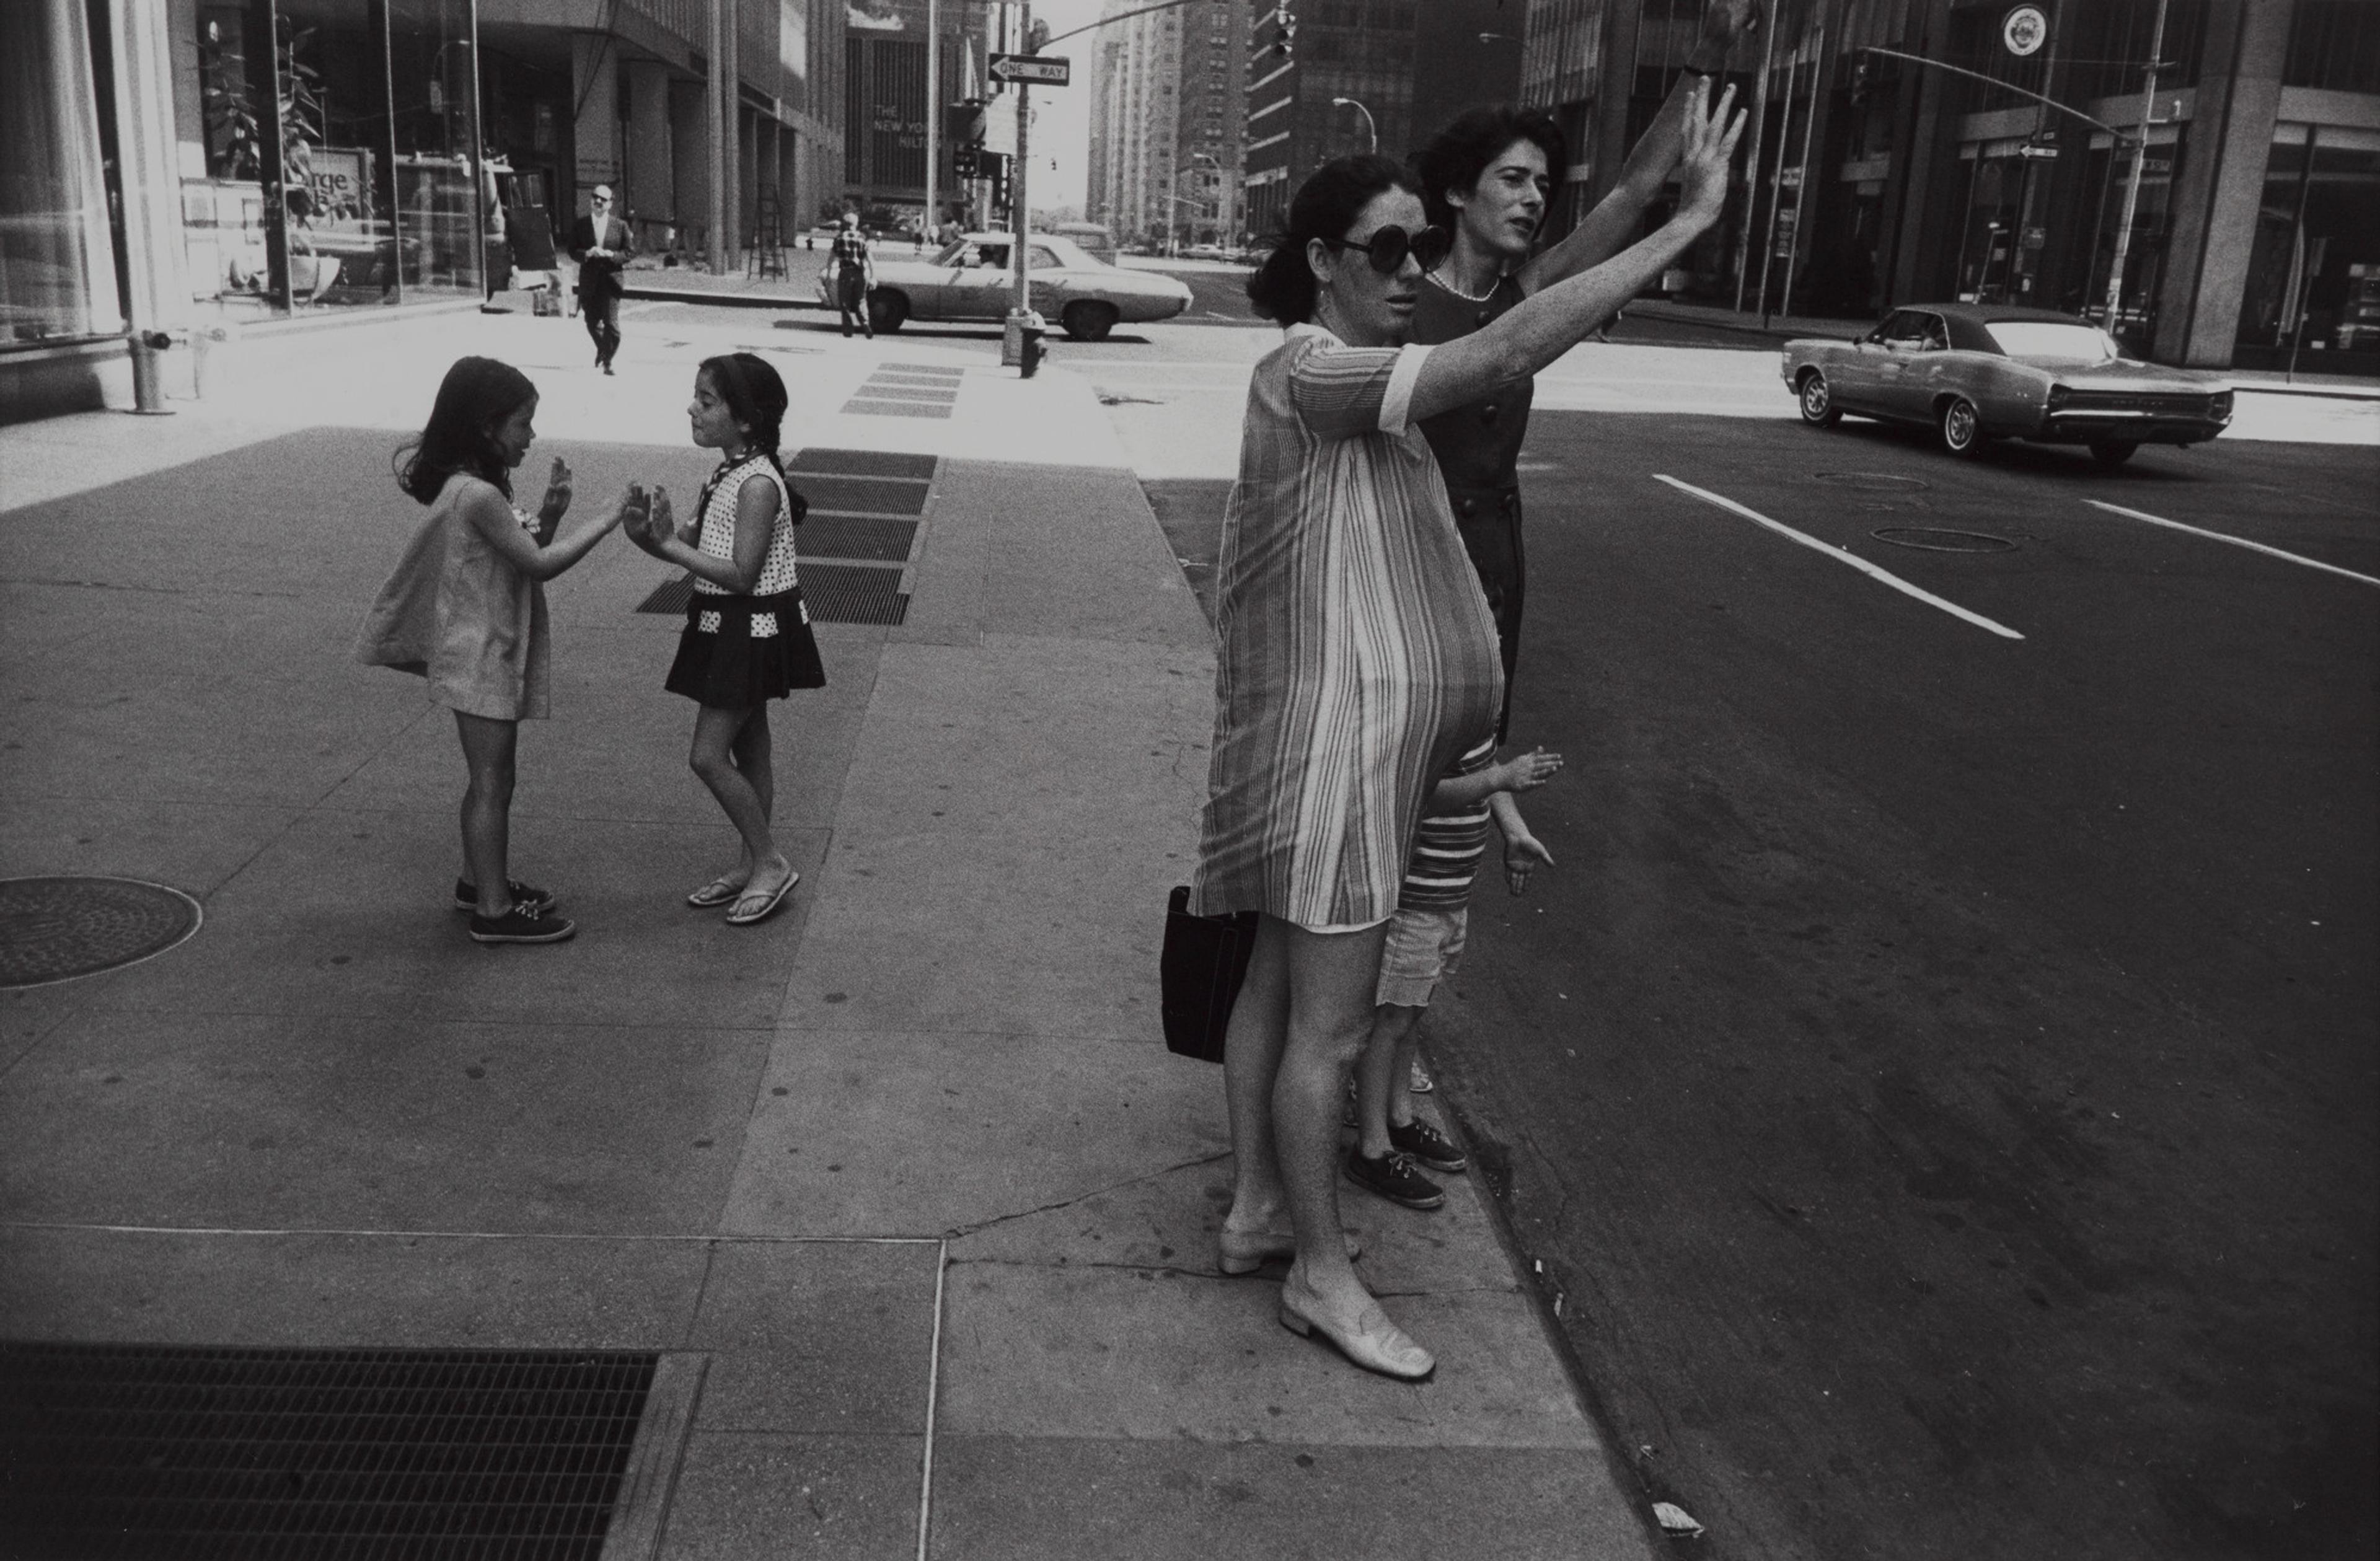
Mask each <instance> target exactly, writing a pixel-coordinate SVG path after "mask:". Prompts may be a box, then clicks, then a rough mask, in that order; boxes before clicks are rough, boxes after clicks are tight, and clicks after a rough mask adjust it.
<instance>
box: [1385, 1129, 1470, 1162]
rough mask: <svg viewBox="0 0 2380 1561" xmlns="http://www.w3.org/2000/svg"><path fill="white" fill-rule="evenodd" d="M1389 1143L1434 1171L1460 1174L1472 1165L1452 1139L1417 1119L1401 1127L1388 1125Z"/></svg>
mask: <svg viewBox="0 0 2380 1561" xmlns="http://www.w3.org/2000/svg"><path fill="white" fill-rule="evenodd" d="M1389 1143H1390V1144H1393V1145H1394V1146H1395V1147H1397V1148H1399V1149H1401V1150H1403V1151H1404V1152H1405V1153H1406V1154H1408V1155H1411V1156H1413V1157H1414V1158H1415V1159H1416V1160H1419V1161H1420V1162H1421V1163H1422V1164H1423V1165H1426V1166H1427V1167H1428V1168H1430V1169H1432V1170H1434V1171H1459V1170H1463V1169H1465V1168H1468V1167H1469V1166H1470V1164H1471V1162H1470V1161H1469V1160H1468V1159H1466V1158H1464V1157H1463V1151H1462V1150H1460V1149H1458V1148H1456V1147H1455V1146H1454V1142H1453V1140H1451V1139H1450V1138H1448V1137H1447V1136H1446V1135H1445V1134H1444V1133H1442V1132H1440V1131H1438V1130H1437V1129H1436V1128H1434V1127H1431V1126H1430V1125H1429V1124H1428V1123H1427V1122H1425V1121H1423V1120H1422V1119H1420V1118H1419V1117H1415V1119H1413V1120H1412V1121H1410V1122H1406V1123H1403V1125H1400V1124H1398V1123H1395V1122H1390V1124H1389Z"/></svg>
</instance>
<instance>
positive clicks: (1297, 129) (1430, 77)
mask: <svg viewBox="0 0 2380 1561" xmlns="http://www.w3.org/2000/svg"><path fill="white" fill-rule="evenodd" d="M1291 10H1292V13H1293V15H1294V17H1295V18H1296V37H1295V40H1294V42H1293V45H1292V50H1291V54H1290V55H1289V57H1288V58H1287V59H1283V58H1281V56H1280V55H1279V54H1276V53H1274V52H1273V51H1272V47H1271V45H1272V42H1273V40H1274V36H1275V24H1274V22H1273V17H1274V14H1275V12H1274V6H1271V5H1269V4H1260V5H1252V6H1249V8H1248V14H1247V21H1246V26H1245V32H1244V36H1245V39H1246V41H1247V47H1248V65H1247V78H1248V87H1247V119H1246V130H1245V136H1246V149H1245V182H1246V186H1247V199H1246V213H1245V223H1246V228H1247V230H1248V231H1249V232H1251V233H1253V234H1257V235H1262V234H1265V233H1269V232H1270V231H1272V230H1273V229H1274V228H1275V227H1277V226H1278V225H1279V224H1280V222H1281V217H1282V214H1283V212H1285V210H1286V208H1287V203H1288V200H1289V198H1290V196H1291V195H1292V194H1293V193H1294V192H1295V190H1296V188H1297V186H1298V183H1299V181H1300V180H1302V179H1304V178H1305V175H1308V174H1310V173H1312V172H1313V171H1314V170H1315V169H1316V168H1318V167H1320V166H1321V165H1322V164H1323V163H1327V162H1329V161H1330V159H1332V158H1334V157H1342V156H1345V155H1347V154H1348V153H1350V152H1361V151H1379V152H1380V153H1382V154H1383V155H1385V156H1389V157H1392V158H1396V159H1398V160H1399V161H1403V159H1404V158H1405V157H1406V156H1407V155H1409V154H1410V153H1411V152H1412V151H1413V150H1414V149H1415V147H1416V146H1417V145H1418V144H1420V143H1421V142H1422V141H1424V140H1427V139H1428V138H1429V137H1430V136H1431V135H1434V134H1435V133H1437V131H1438V130H1439V128H1440V127H1443V126H1444V125H1445V124H1446V123H1447V122H1448V121H1449V120H1451V119H1452V118H1453V117H1454V116H1455V115H1458V114H1460V113H1462V112H1463V110H1464V109H1467V108H1471V107H1473V106H1475V105H1477V104H1481V103H1511V102H1513V101H1515V100H1516V99H1517V98H1518V97H1519V95H1520V84H1521V64H1522V59H1523V52H1524V39H1525V35H1526V30H1527V25H1528V14H1529V12H1528V4H1527V0H1294V3H1293V6H1292V7H1291Z"/></svg>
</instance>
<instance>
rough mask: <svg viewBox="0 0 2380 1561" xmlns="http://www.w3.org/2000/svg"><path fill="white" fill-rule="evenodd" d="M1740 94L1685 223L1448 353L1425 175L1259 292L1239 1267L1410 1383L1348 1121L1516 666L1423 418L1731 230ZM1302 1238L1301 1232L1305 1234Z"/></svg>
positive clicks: (1352, 161)
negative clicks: (1360, 1270) (1438, 786)
mask: <svg viewBox="0 0 2380 1561" xmlns="http://www.w3.org/2000/svg"><path fill="white" fill-rule="evenodd" d="M1731 103H1732V94H1730V96H1729V97H1728V98H1725V99H1722V101H1721V103H1720V104H1719V107H1718V111H1717V112H1716V113H1714V114H1711V115H1707V116H1706V115H1704V114H1703V113H1702V112H1700V104H1699V103H1697V110H1696V112H1695V114H1694V115H1693V116H1692V118H1691V120H1690V122H1689V124H1688V127H1687V131H1686V137H1685V141H1686V153H1685V156H1684V157H1683V159H1682V161H1681V163H1680V165H1679V182H1680V186H1681V189H1680V195H1679V199H1678V203H1677V207H1676V211H1675V214H1673V215H1672V216H1671V217H1670V221H1669V222H1668V223H1667V224H1664V225H1663V226H1662V227H1661V228H1660V230H1659V231H1658V232H1657V233H1655V234H1653V235H1652V236H1648V237H1646V238H1645V239H1643V240H1642V241H1640V242H1639V243H1637V244H1636V245H1635V246H1633V248H1630V249H1628V250H1627V251H1626V252H1625V253H1624V254H1622V255H1621V256H1620V257H1618V258H1617V259H1615V260H1611V261H1609V262H1607V263H1606V264H1605V265H1603V266H1600V267H1598V268H1597V269H1596V270H1594V271H1592V272H1587V273H1585V275H1582V276H1578V277H1573V278H1572V279H1571V280H1569V281H1567V282H1564V283H1560V284H1556V285H1554V286H1551V287H1548V288H1546V289H1544V290H1543V291H1541V292H1540V293H1539V294H1538V295H1537V296H1535V297H1532V298H1529V299H1526V300H1524V302H1522V303H1521V304H1518V305H1516V306H1514V307H1513V308H1512V309H1510V310H1509V311H1507V312H1506V314H1505V315H1504V317H1503V318H1501V319H1500V320H1498V321H1495V322H1494V323H1493V324H1491V325H1489V326H1488V327H1486V328H1485V329H1483V330H1480V331H1478V332H1476V333H1474V334H1472V335H1470V336H1467V337H1465V338H1463V340H1461V341H1458V342H1454V343H1451V344H1449V345H1445V346H1440V347H1427V346H1418V345H1400V344H1401V343H1403V341H1404V338H1405V335H1406V333H1407V332H1408V330H1409V329H1410V326H1411V321H1412V314H1413V307H1414V297H1415V290H1416V289H1417V288H1419V287H1421V286H1423V285H1424V283H1423V281H1422V273H1423V272H1426V271H1427V270H1429V269H1431V268H1432V267H1434V266H1435V265H1437V264H1438V263H1439V261H1440V260H1444V259H1445V256H1446V253H1447V248H1448V247H1449V244H1450V243H1451V240H1450V238H1449V236H1448V235H1447V234H1446V232H1445V230H1444V229H1442V228H1441V229H1433V228H1430V227H1427V225H1426V224H1425V216H1424V212H1423V208H1422V200H1421V195H1420V191H1419V187H1418V185H1417V183H1416V182H1415V179H1414V177H1413V175H1410V174H1408V173H1407V172H1406V171H1405V170H1404V169H1403V168H1402V167H1400V166H1398V165H1397V164H1396V163H1391V162H1390V161H1388V160H1387V159H1385V158H1380V157H1348V158H1341V159H1338V160H1337V161H1335V162H1332V163H1326V164H1324V165H1323V166H1322V167H1321V168H1320V169H1318V170H1317V171H1316V173H1315V174H1314V175H1313V176H1312V177H1310V178H1308V179H1307V180H1306V181H1305V184H1304V185H1303V186H1302V187H1300V188H1299V189H1298V191H1297V193H1296V195H1295V196H1294V197H1293V199H1292V200H1291V202H1290V207H1289V224H1288V230H1287V232H1286V233H1285V234H1283V235H1282V236H1281V238H1280V239H1279V241H1278V242H1277V243H1276V245H1275V248H1274V249H1273V251H1272V253H1271V254H1270V255H1269V257H1268V258H1267V259H1266V260H1265V262H1264V264H1263V265H1262V266H1260V267H1259V268H1258V269H1257V272H1256V273H1255V275H1253V276H1252V277H1251V278H1250V279H1249V282H1248V296H1249V298H1250V299H1251V301H1253V302H1254V304H1255V305H1256V308H1257V312H1258V313H1259V314H1261V315H1264V316H1265V317H1267V318H1269V319H1271V320H1276V321H1280V322H1281V324H1282V325H1283V326H1285V327H1286V328H1287V332H1286V339H1285V340H1284V341H1283V342H1282V344H1281V345H1280V346H1279V347H1278V348H1276V349H1274V351H1272V352H1271V353H1270V354H1269V355H1267V357H1265V358H1264V359H1263V361H1261V362H1260V363H1258V364H1257V369H1256V372H1255V374H1254V376H1253V377H1252V379H1251V381H1250V382H1249V387H1248V405H1247V413H1246V417H1245V423H1244V429H1245V432H1244V435H1243V439H1242V445H1241V454H1240V470H1239V480H1238V482H1237V483H1236V484H1234V486H1233V491H1232V503H1231V508H1230V510H1229V511H1228V513H1227V514H1226V515H1225V519H1224V526H1223V547H1222V556H1221V559H1220V564H1219V567H1218V584H1219V589H1218V594H1217V607H1218V612H1217V625H1216V627H1217V633H1218V637H1219V640H1220V646H1219V653H1218V656H1217V663H1216V672H1215V703H1216V717H1215V739H1214V744H1213V751H1212V757H1211V760H1210V764H1209V771H1208V802H1207V806H1206V810H1205V812H1204V814H1203V816H1202V817H1201V820H1200V838H1199V848H1198V865H1197V868H1196V873H1195V874H1194V876H1193V877H1192V880H1191V909H1192V910H1193V911H1195V912H1196V913H1198V914H1204V915H1222V914H1231V913H1235V912H1242V911H1256V912H1259V913H1261V917H1260V920H1259V921H1258V924H1257V938H1256V943H1255V948H1254V951H1253V954H1252V957H1251V959H1250V961H1249V964H1248V970H1247V976H1246V981H1245V986H1243V988H1242V990H1241V993H1240V996H1239V1000H1238V1002H1237V1003H1236V1004H1235V1005H1234V1007H1233V1013H1232V1021H1231V1026H1230V1032H1229V1035H1228V1036H1227V1044H1226V1046H1225V1050H1224V1091H1225V1095H1226V1098H1227V1104H1228V1107H1229V1111H1230V1117H1231V1128H1232V1144H1233V1203H1232V1209H1231V1212H1230V1214H1229V1215H1227V1216H1225V1219H1224V1222H1223V1232H1222V1240H1221V1241H1220V1249H1221V1250H1220V1254H1219V1255H1220V1261H1221V1263H1222V1265H1224V1266H1227V1267H1228V1266H1233V1265H1238V1264H1240V1263H1242V1262H1244V1261H1245V1259H1246V1258H1247V1257H1248V1256H1250V1255H1251V1254H1259V1253H1260V1254H1267V1255H1269V1254H1274V1253H1281V1254H1287V1253H1293V1254H1294V1257H1293V1262H1292V1263H1291V1265H1290V1270H1289V1274H1288V1277H1287V1278H1286V1279H1285V1280H1284V1281H1283V1283H1282V1286H1281V1310H1280V1317H1281V1323H1282V1325H1284V1326H1286V1327H1288V1328H1290V1329H1291V1330H1292V1331H1293V1332H1296V1333H1299V1334H1311V1333H1313V1332H1315V1331H1317V1330H1319V1331H1320V1332H1321V1333H1322V1335H1323V1336H1324V1337H1326V1338H1327V1339H1329V1340H1330V1342H1331V1343H1332V1344H1334V1345H1336V1346H1337V1347H1338V1348H1339V1349H1340V1350H1341V1351H1342V1352H1343V1353H1344V1354H1345V1355H1346V1356H1347V1357H1348V1359H1350V1360H1351V1361H1354V1362H1355V1363H1356V1364H1358V1365H1361V1366H1364V1367H1366V1368H1367V1369H1369V1370H1372V1371H1377V1372H1381V1373H1385V1374H1388V1375H1390V1376H1394V1377H1399V1378H1403V1379H1406V1380H1417V1379H1419V1378H1422V1377H1426V1376H1427V1375H1428V1374H1429V1373H1431V1372H1432V1371H1433V1370H1434V1369H1435V1368H1436V1361H1434V1360H1433V1359H1432V1357H1431V1356H1430V1354H1429V1352H1428V1351H1427V1350H1426V1349H1422V1348H1421V1347H1420V1346H1418V1345H1416V1344H1415V1342H1414V1341H1413V1340H1412V1339H1411V1338H1408V1337H1406V1336H1405V1335H1404V1333H1403V1331H1402V1330H1401V1329H1399V1328H1398V1327H1397V1325H1395V1324H1394V1323H1393V1322H1391V1321H1390V1319H1389V1317H1388V1315H1387V1313H1384V1312H1383V1311H1382V1310H1381V1309H1380V1307H1379V1306H1378V1303H1376V1302H1375V1301H1373V1300H1372V1297H1371V1294H1370V1292H1369V1291H1367V1290H1366V1289H1365V1288H1364V1283H1363V1281H1362V1280H1361V1279H1360V1278H1358V1277H1356V1274H1355V1270H1354V1266H1353V1265H1352V1264H1351V1263H1350V1262H1349V1260H1348V1256H1347V1252H1346V1247H1345V1233H1344V1232H1343V1230H1342V1228H1341V1227H1340V1223H1339V1195H1338V1181H1339V1117H1340V1102H1341V1100H1342V1096H1343V1093H1344V1091H1345V1088H1346V1079H1347V1071H1348V1069H1349V1067H1350V1066H1351V1065H1352V1064H1353V1063H1354V1060H1355V1059H1356V1057H1357V1055H1358V1054H1359V1053H1360V1052H1361V1051H1362V1050H1363V1049H1364V1046H1365V1043H1366V1040H1367V1039H1368V1037H1369V1035H1370V1033H1371V1027H1372V1010H1373V1008H1374V1006H1375V1005H1374V1000H1373V999H1374V997H1375V995H1376V992H1377V990H1378V979H1379V973H1380V950H1381V947H1382V944H1383V941H1384V938H1385V936H1386V933H1387V927H1388V922H1389V918H1390V914H1392V913H1393V912H1394V911H1395V910H1396V903H1397V897H1398V891H1399V889H1400V888H1401V885H1402V880H1403V869H1404V865H1405V860H1406V856H1407V853H1408V852H1409V850H1410V848H1411V846H1412V842H1413V837H1414V829H1415V823H1416V822H1417V820H1418V819H1419V817H1420V815H1421V811H1422V804H1423V800H1424V793H1426V791H1427V789H1428V788H1429V786H1430V785H1431V783H1432V782H1433V781H1434V780H1436V779H1437V778H1439V776H1442V775H1444V774H1445V773H1446V771H1447V770H1448V769H1449V768H1451V766H1452V765H1453V763H1454V762H1455V760H1456V759H1457V758H1458V757H1460V756H1462V755H1463V754H1465V753H1468V752H1469V751H1470V750H1471V749H1472V748H1474V747H1475V746H1476V745H1477V744H1478V743H1479V742H1480V740H1481V739H1482V738H1485V737H1488V736H1489V735H1491V734H1492V733H1493V732H1495V730H1496V726H1497V720H1498V717H1499V713H1500V710H1501V708H1502V705H1503V684H1504V679H1503V667H1502V663H1501V661H1500V658H1499V654H1498V650H1497V641H1496V625H1495V621H1494V620H1493V618H1491V617H1490V616H1489V614H1488V604H1487V601H1486V599H1485V598H1484V597H1483V596H1482V595H1481V593H1480V590H1479V586H1478V581H1477V577H1476V576H1475V575H1474V573H1473V572H1472V570H1471V568H1470V565H1469V562H1468V560H1467V558H1466V557H1465V555H1464V553H1463V543H1462V539H1461V538H1460V536H1459V535H1458V533H1457V532H1456V530H1455V526H1454V516H1453V513H1452V511H1451V508H1450V507H1449V505H1448V502H1447V497H1446V484H1445V481H1444V479H1443V478H1441V477H1440V476H1439V469H1438V463H1437V461H1436V460H1435V459H1434V458H1433V457H1432V456H1431V454H1430V451H1429V444H1428V442H1427V440H1426V439H1425V438H1424V437H1423V436H1422V434H1421V432H1420V430H1418V429H1417V428H1416V427H1415V422H1416V420H1417V419H1420V418H1423V417H1430V416H1432V415H1434V414H1436V413H1439V412H1442V411H1446V410H1449V409H1451V408H1453V407H1456V406H1460V405H1463V404H1465V403H1466V402H1470V401H1475V400H1476V399H1478V398H1479V397H1480V396H1482V395H1484V394H1485V393H1488V390H1489V389H1490V388H1491V387H1493V386H1496V385H1499V384H1501V383H1504V382H1505V381H1509V380H1511V379H1512V378H1514V377H1516V376H1518V375H1523V374H1530V373H1534V372H1536V370H1537V369H1540V368H1543V367H1544V366H1545V365H1546V364H1548V363H1550V362H1552V361H1553V359H1554V358H1556V357H1559V356H1560V355H1561V354H1562V353H1563V352H1565V351H1567V350H1568V349H1569V348H1571V347H1572V346H1573V345H1576V344H1577V343H1578V341H1579V339H1580V338H1581V337H1583V336H1584V335H1585V334H1586V333H1587V332H1588V331H1590V330H1592V329H1593V328H1594V327H1595V325H1596V324H1597V322H1598V321H1601V320H1602V319H1603V317H1604V316H1606V315H1608V314H1609V313H1610V311H1611V308H1612V306H1613V305H1614V304H1615V303H1617V302H1619V301H1620V300H1621V299H1624V298H1628V297H1631V296H1633V295H1634V294H1635V293H1636V291H1637V290H1638V289H1640V288H1642V287H1643V286H1645V284H1647V283H1648V282H1650V281H1651V280H1652V279H1653V278H1654V277H1656V276H1658V275H1659V274H1660V272H1661V270H1662V268H1664V267H1666V266H1667V265H1669V264H1670V262H1671V261H1672V260H1675V259H1676V258H1677V257H1678V256H1679V255H1680V254H1682V253H1683V252H1684V251H1685V249H1686V248H1687V246H1688V245H1690V244H1691V243H1693V242H1694V240H1695V239H1696V238H1698V237H1700V236H1701V235H1702V234H1703V233H1704V232H1705V231H1706V229H1707V228H1708V227H1709V226H1710V225H1711V224H1712V223H1713V222H1714V221H1716V220H1717V218H1718V212H1719V208H1720V206H1721V204H1722V202H1723V201H1724V200H1725V199H1726V195H1727V182H1728V161H1729V157H1730V153H1732V151H1734V148H1735V141H1736V138H1737V136H1738V135H1739V134H1740V133H1741V131H1742V127H1743V122H1742V116H1741V115H1736V116H1734V117H1733V119H1732V121H1731V122H1730V115H1729V108H1730V104H1731ZM1284 1224H1286V1225H1287V1227H1288V1229H1286V1230H1284V1229H1283V1226H1284Z"/></svg>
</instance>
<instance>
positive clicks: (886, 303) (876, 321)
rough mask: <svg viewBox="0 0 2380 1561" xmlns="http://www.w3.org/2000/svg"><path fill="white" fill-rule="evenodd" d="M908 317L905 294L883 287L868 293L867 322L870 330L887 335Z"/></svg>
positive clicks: (899, 327)
mask: <svg viewBox="0 0 2380 1561" xmlns="http://www.w3.org/2000/svg"><path fill="white" fill-rule="evenodd" d="M908 318H909V298H908V295H907V294H905V293H895V292H893V291H892V289H891V288H889V287H884V288H879V289H877V290H876V291H875V292H873V293H870V294H868V328H869V329H870V330H875V331H881V332H883V333H885V334H886V335H888V336H889V335H891V334H892V333H893V332H895V331H898V330H899V329H901V327H902V325H903V324H904V323H905V321H907V320H908Z"/></svg>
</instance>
